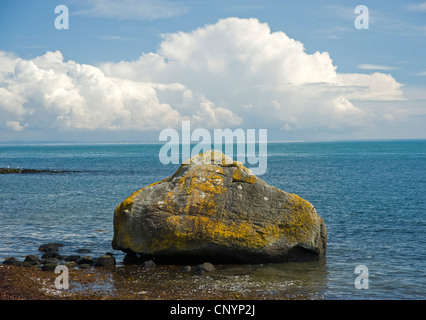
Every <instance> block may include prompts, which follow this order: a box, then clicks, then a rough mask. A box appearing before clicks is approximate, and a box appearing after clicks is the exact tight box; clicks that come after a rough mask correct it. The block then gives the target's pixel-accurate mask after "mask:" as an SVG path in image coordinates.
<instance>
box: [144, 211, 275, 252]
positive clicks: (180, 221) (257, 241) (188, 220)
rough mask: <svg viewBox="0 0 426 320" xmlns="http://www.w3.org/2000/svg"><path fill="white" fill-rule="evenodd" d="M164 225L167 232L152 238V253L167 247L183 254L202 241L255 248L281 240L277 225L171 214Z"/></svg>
mask: <svg viewBox="0 0 426 320" xmlns="http://www.w3.org/2000/svg"><path fill="white" fill-rule="evenodd" d="M167 224H168V225H169V232H168V233H166V234H163V235H161V236H159V237H156V238H155V240H154V241H153V243H152V248H151V249H152V250H153V251H162V250H167V249H169V248H170V247H174V248H176V249H179V250H182V251H185V250H187V249H190V248H191V247H192V246H193V245H194V244H197V243H202V242H205V243H210V244H216V245H220V246H227V245H230V244H232V245H233V246H234V247H240V248H246V249H247V248H249V249H258V248H263V247H265V246H267V245H268V244H270V243H273V241H275V240H277V239H278V238H279V237H280V229H279V228H278V227H277V226H274V225H267V226H265V227H259V226H258V227H254V226H253V225H252V224H251V223H250V222H248V221H232V222H224V221H221V220H219V219H214V218H209V217H204V216H191V215H185V216H177V215H171V216H169V217H168V218H167Z"/></svg>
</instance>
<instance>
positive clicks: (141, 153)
mask: <svg viewBox="0 0 426 320" xmlns="http://www.w3.org/2000/svg"><path fill="white" fill-rule="evenodd" d="M160 148H161V145H155V144H145V145H144V144H127V145H125V144H115V145H106V144H93V145H3V146H0V167H7V166H10V167H13V168H16V167H20V168H32V169H57V170H75V171H80V172H70V173H61V174H49V173H42V174H4V175H0V260H2V259H4V258H6V257H8V256H16V257H23V256H25V255H26V254H33V253H35V252H36V251H37V248H38V247H39V246H40V245H41V244H43V243H46V242H61V243H64V244H65V247H63V248H62V249H63V251H62V252H63V253H64V254H66V253H70V254H71V253H74V252H75V250H76V249H78V248H88V249H91V250H92V253H91V254H92V255H94V256H96V255H101V254H104V253H105V252H107V251H110V252H114V253H115V254H117V259H118V260H119V261H120V260H121V257H122V256H123V254H122V253H121V252H118V251H114V250H113V249H112V248H111V240H112V235H113V226H112V221H113V211H114V209H115V207H116V206H117V205H118V204H119V203H120V202H121V201H122V200H124V199H125V198H126V197H128V196H129V195H130V194H131V193H132V192H134V191H135V190H138V189H140V188H141V187H143V186H145V185H147V184H150V183H153V182H155V181H158V180H161V179H163V178H164V177H167V176H169V175H171V174H172V173H174V172H175V171H176V169H177V167H178V166H177V165H163V164H161V162H160V161H159V157H158V155H159V150H160ZM235 150H236V149H235ZM267 165H268V169H267V172H266V174H264V175H262V176H261V178H262V179H264V180H265V181H266V182H268V183H269V184H271V185H274V186H276V187H278V188H280V189H282V190H285V191H288V192H292V193H296V194H298V195H300V196H301V197H303V198H305V199H307V200H309V201H310V202H311V203H312V204H313V205H314V206H315V208H316V209H317V212H318V213H319V214H320V215H321V216H322V217H323V218H324V220H325V223H326V226H327V229H328V246H327V257H326V259H325V260H324V261H320V262H314V263H305V264H303V263H302V264H300V263H297V264H296V263H294V264H293V263H290V264H285V265H283V264H277V265H264V266H263V265H254V266H229V267H226V266H225V267H223V268H222V270H223V273H220V274H219V275H216V277H219V278H220V279H222V281H223V282H224V283H228V284H229V285H230V284H232V287H233V288H234V290H239V291H241V292H243V291H247V290H258V291H259V290H260V291H262V290H264V291H265V292H266V293H268V294H272V295H273V294H274V292H278V291H279V292H280V294H282V295H285V292H286V291H285V290H287V289H285V288H289V287H291V290H292V292H293V293H294V292H297V294H302V295H303V294H306V295H307V296H311V297H318V298H325V299H425V298H426V263H425V262H426V250H425V247H426V236H425V227H426V197H425V192H426V141H360V142H357V141H353V142H316V143H302V142H300V143H270V144H269V145H268V162H267ZM62 249H61V250H62ZM358 265H365V266H366V267H367V268H368V276H369V277H368V289H356V287H355V285H354V282H355V279H356V278H357V276H358V274H355V272H354V271H355V268H356V267H357V266H358ZM253 270H254V271H253ZM249 274H251V275H253V276H250V275H249ZM220 279H219V280H220ZM224 279H225V280H224ZM172 280H173V279H172ZM219 280H217V281H219ZM168 281H170V279H169V280H168ZM176 281H182V280H181V279H176ZM259 283H260V284H261V285H259ZM284 287H285V288H284Z"/></svg>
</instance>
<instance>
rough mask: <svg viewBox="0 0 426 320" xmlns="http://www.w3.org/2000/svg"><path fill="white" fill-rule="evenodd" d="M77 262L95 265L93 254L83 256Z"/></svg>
mask: <svg viewBox="0 0 426 320" xmlns="http://www.w3.org/2000/svg"><path fill="white" fill-rule="evenodd" d="M77 264H78V265H82V264H88V265H90V266H92V265H93V258H92V257H91V256H85V257H82V258H80V259H78V261H77Z"/></svg>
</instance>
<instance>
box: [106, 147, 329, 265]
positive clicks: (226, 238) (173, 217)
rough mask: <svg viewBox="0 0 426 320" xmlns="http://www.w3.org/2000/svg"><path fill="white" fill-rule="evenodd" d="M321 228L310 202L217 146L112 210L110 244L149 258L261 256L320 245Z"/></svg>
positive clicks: (293, 256) (256, 259) (268, 258)
mask: <svg viewBox="0 0 426 320" xmlns="http://www.w3.org/2000/svg"><path fill="white" fill-rule="evenodd" d="M326 242H327V229H326V226H325V223H324V221H323V219H322V218H321V217H320V216H319V215H318V214H317V212H316V210H315V208H314V207H313V205H312V204H311V203H309V202H308V201H306V200H304V199H302V198H301V197H299V196H298V195H296V194H292V193H288V192H285V191H282V190H279V189H277V188H275V187H273V186H270V185H268V184H267V183H266V182H265V181H263V180H262V179H260V178H258V177H256V176H255V175H253V174H252V173H251V171H250V170H249V169H248V168H246V167H244V166H243V165H242V164H241V163H240V162H237V161H232V159H230V158H229V157H227V156H225V155H224V154H223V153H221V152H218V151H209V152H206V153H203V154H200V155H198V156H196V157H193V158H191V159H189V160H187V161H185V162H184V163H183V164H182V165H181V166H180V167H179V169H178V170H177V172H176V173H175V174H173V175H171V176H170V177H168V178H166V179H164V180H162V181H159V182H156V183H153V184H151V185H149V186H147V187H144V188H142V189H141V190H139V191H136V192H135V193H133V194H132V195H131V196H130V197H129V198H127V199H126V200H124V201H123V202H122V203H121V204H119V205H118V207H117V208H116V209H115V212H114V238H113V241H112V246H113V248H114V249H117V250H122V251H124V252H133V253H138V254H149V255H153V256H154V257H155V258H156V261H162V260H167V261H168V262H174V263H179V264H182V263H184V261H187V260H191V261H199V262H203V261H206V260H208V261H212V262H222V263H262V262H284V261H293V260H312V259H318V258H319V257H322V256H324V255H325V253H326Z"/></svg>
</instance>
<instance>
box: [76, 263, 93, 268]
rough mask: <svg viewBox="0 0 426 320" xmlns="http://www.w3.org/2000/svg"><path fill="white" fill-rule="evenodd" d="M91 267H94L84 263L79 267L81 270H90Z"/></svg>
mask: <svg viewBox="0 0 426 320" xmlns="http://www.w3.org/2000/svg"><path fill="white" fill-rule="evenodd" d="M91 267H92V265H91V264H88V263H82V264H79V265H78V268H79V269H90V268H91Z"/></svg>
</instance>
